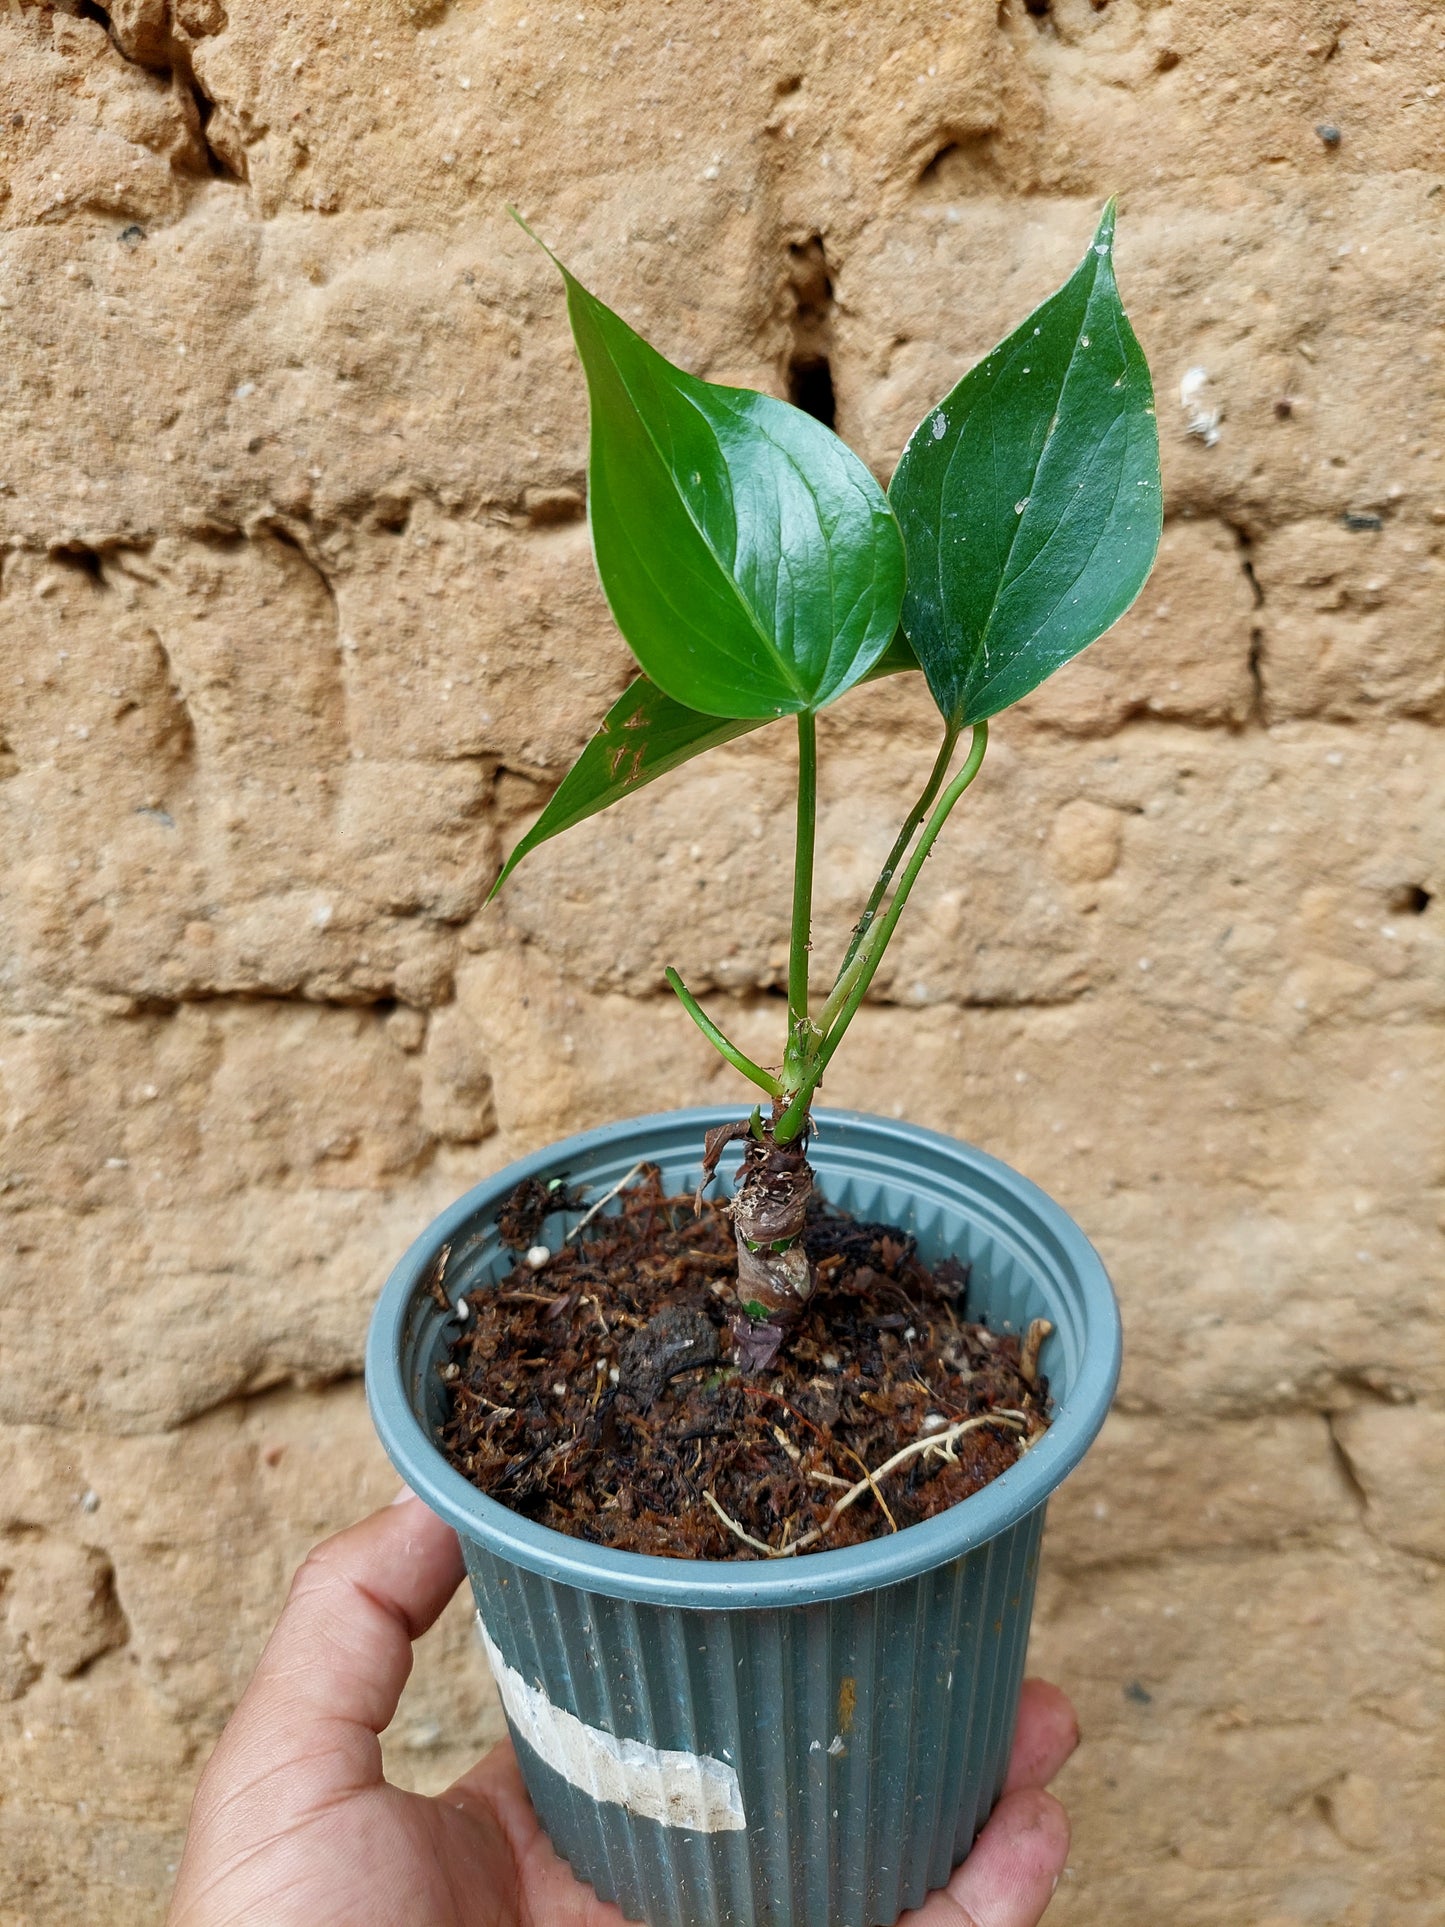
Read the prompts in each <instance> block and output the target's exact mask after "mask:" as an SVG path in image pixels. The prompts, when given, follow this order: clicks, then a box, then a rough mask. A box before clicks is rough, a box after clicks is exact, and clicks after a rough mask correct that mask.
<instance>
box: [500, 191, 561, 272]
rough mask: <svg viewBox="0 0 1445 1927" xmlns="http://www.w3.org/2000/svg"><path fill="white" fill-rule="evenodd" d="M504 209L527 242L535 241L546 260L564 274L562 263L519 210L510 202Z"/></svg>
mask: <svg viewBox="0 0 1445 1927" xmlns="http://www.w3.org/2000/svg"><path fill="white" fill-rule="evenodd" d="M506 207H507V212H508V214H510V215H511V217H512V219H513V220H514V221H515V222H516V223H517V226H518V227H519V228H520V229H521V230H522V232H523V234H525V235H526V237H527V239H528V240H529V241H535V242H536V243H537V246H538V247H539V248H540V249H541V250H542V252H543V254H545V255H546V257H547V259H548V260H549V261H550V262H551V263H552V264H553V266H554V267H556V268H558V269H559V270H560V271H561V273H563V274H566V272H567V270H566V269H565V268H564V267H563V266H562V263H561V262H560V261H559V260H558V259H557V257H556V255H555V254H554V253H553V252H552V250H551V248H549V247H548V246H547V243H546V242H545V241H544V240H543V239H542V237H541V235H540V234H539V233H538V232H537V230H536V228H534V227H533V226H532V224H531V222H530V221H528V220H527V219H526V217H525V216H524V215H523V214H522V213H521V212H520V211H519V209H517V208H516V207H515V206H514V205H513V204H512V202H511V201H508V202H507V204H506Z"/></svg>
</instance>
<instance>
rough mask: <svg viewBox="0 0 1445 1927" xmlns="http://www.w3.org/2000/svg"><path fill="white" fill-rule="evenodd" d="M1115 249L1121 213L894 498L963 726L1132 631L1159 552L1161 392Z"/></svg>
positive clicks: (918, 592) (915, 446)
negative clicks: (1122, 628) (1124, 295)
mask: <svg viewBox="0 0 1445 1927" xmlns="http://www.w3.org/2000/svg"><path fill="white" fill-rule="evenodd" d="M1113 242H1114V204H1113V202H1112V201H1111V202H1110V203H1109V205H1108V206H1107V207H1106V208H1105V210H1104V217H1103V219H1102V220H1101V221H1100V223H1099V229H1098V232H1097V234H1096V235H1095V236H1094V241H1093V245H1092V246H1091V247H1090V249H1089V252H1088V253H1087V254H1086V255H1085V256H1084V259H1083V261H1082V263H1081V264H1080V266H1079V267H1078V269H1077V270H1076V271H1075V273H1074V274H1073V275H1072V276H1071V278H1070V279H1069V280H1068V281H1067V282H1066V283H1065V284H1064V286H1063V287H1062V288H1060V290H1059V291H1058V293H1057V294H1055V295H1053V296H1051V297H1050V299H1049V300H1047V301H1046V302H1044V304H1043V306H1042V307H1040V308H1036V309H1035V310H1034V312H1033V313H1032V314H1031V315H1030V316H1029V318H1028V320H1027V321H1025V322H1024V324H1023V326H1022V327H1021V328H1018V329H1016V330H1015V331H1014V333H1013V334H1011V335H1010V336H1009V337H1008V339H1007V340H1006V341H1003V342H1001V343H1000V344H999V346H998V347H997V348H995V349H994V351H993V353H992V354H990V355H987V356H986V357H985V358H984V360H983V361H981V362H980V363H979V364H978V366H977V367H976V368H973V369H971V370H970V372H969V373H968V374H966V375H965V376H964V378H963V380H962V381H961V382H960V383H959V384H958V386H957V387H956V388H955V389H954V390H953V392H952V394H950V395H949V396H947V397H946V399H945V400H943V401H942V402H940V403H939V405H938V407H937V408H935V409H932V410H930V412H929V413H928V415H927V416H925V418H924V419H923V421H922V422H921V423H920V424H919V426H918V427H917V428H916V429H915V430H914V432H913V435H912V437H911V439H910V441H909V443H908V446H907V447H906V448H905V449H904V451H903V456H902V459H901V460H900V461H899V464H898V468H897V470H896V472H895V474H894V477H893V481H892V485H891V486H890V488H889V499H890V500H891V502H892V503H893V508H894V512H895V513H896V515H897V516H898V520H899V522H900V524H901V525H902V528H903V539H904V542H905V544H906V546H907V550H908V588H907V591H906V593H905V596H904V600H903V627H904V629H905V630H906V631H907V633H908V637H909V640H910V641H911V642H912V644H913V647H914V649H915V650H916V651H917V654H918V659H919V661H920V662H921V663H922V665H923V669H924V673H925V675H926V676H927V678H928V684H929V688H930V689H931V690H932V691H933V696H934V700H935V701H936V702H937V704H938V706H939V708H940V709H941V710H942V711H943V714H944V717H945V719H946V720H947V721H948V722H949V723H951V724H952V725H954V726H955V727H959V728H961V727H962V726H963V725H965V724H967V723H976V722H982V721H983V720H984V718H985V717H988V716H994V715H997V713H998V712H999V710H1001V709H1006V708H1007V707H1008V706H1009V704H1010V703H1015V702H1017V701H1018V699H1019V698H1020V697H1021V696H1026V695H1027V694H1028V692H1029V691H1030V690H1031V689H1034V688H1037V686H1038V685H1039V684H1040V683H1041V682H1043V681H1044V679H1045V678H1046V677H1047V676H1050V675H1052V674H1053V672H1054V670H1055V669H1057V668H1059V666H1060V665H1061V664H1062V663H1065V662H1067V661H1068V660H1069V658H1070V657H1071V656H1076V655H1077V654H1078V653H1079V651H1080V650H1081V649H1083V648H1085V647H1087V645H1088V644H1089V643H1091V642H1093V641H1094V640H1095V638H1096V637H1098V636H1101V635H1102V634H1103V633H1104V631H1105V630H1106V629H1107V628H1109V626H1110V625H1111V624H1112V623H1114V622H1117V620H1118V619H1119V617H1120V616H1121V615H1123V613H1124V611H1125V610H1126V609H1127V608H1128V607H1129V604H1130V603H1131V602H1132V601H1133V600H1134V598H1135V596H1137V595H1138V593H1139V591H1140V589H1141V588H1143V586H1144V580H1145V577H1146V576H1147V575H1148V573H1149V570H1150V567H1151V566H1152V564H1153V561H1154V554H1155V551H1156V549H1157V548H1158V546H1159V533H1160V519H1161V494H1160V485H1159V436H1158V430H1157V427H1156V424H1155V420H1154V395H1153V390H1152V387H1151V385H1150V381H1149V368H1148V364H1147V363H1146V361H1145V360H1144V354H1143V350H1142V349H1141V348H1140V346H1139V343H1138V342H1137V340H1136V339H1135V337H1134V331H1133V329H1132V328H1131V327H1130V326H1129V322H1128V319H1127V317H1126V316H1125V313H1124V310H1123V307H1122V305H1121V304H1120V301H1119V293H1118V289H1117V288H1116V286H1115V283H1114V263H1113Z"/></svg>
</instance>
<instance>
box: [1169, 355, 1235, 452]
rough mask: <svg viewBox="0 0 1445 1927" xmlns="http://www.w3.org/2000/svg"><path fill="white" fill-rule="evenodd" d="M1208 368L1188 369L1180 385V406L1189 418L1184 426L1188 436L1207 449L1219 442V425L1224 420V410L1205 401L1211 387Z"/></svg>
mask: <svg viewBox="0 0 1445 1927" xmlns="http://www.w3.org/2000/svg"><path fill="white" fill-rule="evenodd" d="M1209 380H1210V377H1209V370H1208V369H1207V368H1189V369H1186V371H1185V373H1184V375H1183V377H1182V379H1181V380H1180V383H1179V406H1180V407H1181V408H1182V409H1183V410H1184V412H1185V415H1186V416H1187V417H1188V419H1187V420H1186V422H1185V424H1184V432H1185V434H1186V435H1192V436H1193V437H1194V439H1195V440H1196V441H1200V442H1203V444H1204V446H1205V447H1206V448H1213V447H1214V445H1215V443H1216V442H1217V441H1218V440H1219V424H1220V423H1221V422H1222V421H1223V420H1224V409H1223V407H1222V406H1220V405H1218V404H1215V405H1213V406H1211V405H1210V404H1209V403H1208V402H1207V401H1206V400H1205V390H1206V389H1207V388H1208V386H1209Z"/></svg>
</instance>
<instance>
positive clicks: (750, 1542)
mask: <svg viewBox="0 0 1445 1927" xmlns="http://www.w3.org/2000/svg"><path fill="white" fill-rule="evenodd" d="M702 1496H703V1497H704V1498H705V1499H706V1500H707V1502H708V1504H709V1505H710V1506H711V1507H712V1509H713V1511H714V1512H715V1513H716V1514H717V1516H718V1517H719V1518H720V1519H721V1520H722V1522H723V1524H724V1525H725V1526H726V1527H727V1529H728V1531H729V1532H731V1533H732V1534H733V1535H734V1536H735V1537H736V1538H739V1539H741V1540H742V1542H743V1544H744V1545H745V1546H751V1547H752V1549H753V1551H754V1552H765V1553H766V1554H767V1556H768V1557H769V1559H783V1558H786V1557H787V1554H786V1553H782V1552H775V1551H774V1550H773V1548H772V1547H771V1546H769V1545H765V1544H764V1543H763V1541H762V1540H761V1539H755V1538H754V1537H753V1535H752V1534H751V1533H750V1532H744V1531H743V1529H742V1527H741V1526H740V1525H739V1524H738V1522H737V1520H736V1519H734V1518H732V1517H731V1516H730V1515H729V1514H728V1513H726V1512H724V1511H723V1509H722V1507H721V1506H720V1505H719V1504H718V1502H717V1500H716V1499H715V1498H714V1497H713V1496H712V1494H711V1492H704V1493H703V1495H702ZM801 1544H802V1540H801V1539H800V1540H799V1541H798V1545H801ZM797 1550H798V1546H789V1547H788V1552H796V1551H797Z"/></svg>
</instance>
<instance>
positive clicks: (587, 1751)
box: [477, 1613, 747, 1833]
mask: <svg viewBox="0 0 1445 1927" xmlns="http://www.w3.org/2000/svg"><path fill="white" fill-rule="evenodd" d="M477 1629H478V1631H479V1632H480V1633H481V1635H482V1644H483V1645H484V1646H485V1647H486V1649H487V1658H488V1659H489V1660H490V1661H491V1666H492V1672H493V1674H494V1676H495V1678H496V1682H497V1691H498V1692H499V1693H500V1694H501V1696H502V1704H503V1706H505V1707H506V1709H507V1717H508V1718H509V1719H510V1720H511V1722H512V1725H513V1726H514V1727H515V1728H516V1730H517V1732H518V1733H519V1734H520V1735H521V1737H522V1738H523V1739H524V1740H525V1741H526V1742H527V1744H528V1746H530V1747H531V1749H532V1751H533V1752H534V1753H535V1754H536V1755H537V1756H538V1758H539V1759H541V1760H543V1761H545V1763H546V1764H547V1765H548V1766H550V1767H551V1769H552V1771H553V1772H554V1773H560V1774H561V1775H562V1778H563V1779H564V1780H566V1781H568V1782H570V1784H571V1785H572V1786H575V1787H577V1788H579V1789H580V1790H581V1791H582V1792H583V1793H587V1794H590V1795H591V1797H592V1798H593V1799H594V1800H612V1801H615V1802H616V1803H617V1804H618V1805H619V1806H624V1807H626V1808H627V1809H628V1810H629V1811H630V1812H632V1813H635V1814H637V1815H638V1816H639V1818H641V1819H643V1820H660V1821H661V1822H662V1824H663V1825H664V1826H665V1827H687V1828H689V1829H690V1830H691V1831H692V1832H694V1833H736V1832H738V1831H739V1830H740V1829H742V1828H744V1827H746V1826H747V1818H746V1816H745V1814H744V1813H743V1798H742V1793H741V1791H740V1790H739V1787H738V1776H737V1774H736V1773H735V1772H734V1771H733V1769H732V1768H731V1767H730V1766H729V1765H728V1764H727V1762H726V1761H725V1760H715V1759H714V1758H713V1757H712V1755H711V1754H709V1753H679V1752H670V1751H668V1750H667V1749H665V1748H663V1747H657V1746H645V1745H644V1744H643V1742H642V1741H641V1740H620V1739H618V1738H617V1737H616V1735H615V1734H612V1733H604V1732H602V1731H601V1730H600V1729H599V1728H598V1727H595V1726H587V1725H586V1724H584V1722H583V1721H581V1720H579V1719H578V1717H577V1715H576V1714H575V1713H568V1712H566V1711H565V1710H564V1709H563V1708H562V1707H560V1706H554V1705H553V1704H552V1702H551V1700H549V1699H548V1697H547V1695H546V1694H545V1693H544V1692H542V1691H541V1689H540V1688H539V1687H536V1686H529V1685H528V1684H527V1682H526V1680H524V1679H523V1678H522V1675H521V1674H520V1673H519V1672H517V1670H516V1669H515V1667H512V1666H509V1665H508V1664H507V1662H506V1660H504V1659H503V1658H502V1655H501V1654H500V1653H499V1652H498V1651H497V1647H496V1642H495V1641H494V1640H493V1638H492V1636H491V1634H490V1633H489V1632H488V1631H487V1629H486V1626H485V1625H484V1624H483V1622H482V1617H481V1614H480V1613H478V1615H477Z"/></svg>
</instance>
